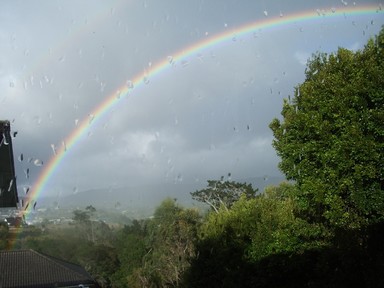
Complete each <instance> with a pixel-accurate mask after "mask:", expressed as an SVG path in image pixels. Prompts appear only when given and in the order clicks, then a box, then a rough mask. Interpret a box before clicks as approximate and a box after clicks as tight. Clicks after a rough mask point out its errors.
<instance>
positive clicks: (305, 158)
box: [270, 29, 384, 228]
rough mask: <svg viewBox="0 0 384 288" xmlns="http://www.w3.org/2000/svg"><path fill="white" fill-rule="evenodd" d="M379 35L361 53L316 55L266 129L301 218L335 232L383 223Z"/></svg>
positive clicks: (383, 51)
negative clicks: (293, 191) (291, 185)
mask: <svg viewBox="0 0 384 288" xmlns="http://www.w3.org/2000/svg"><path fill="white" fill-rule="evenodd" d="M383 60H384V29H382V30H381V32H380V34H379V35H378V36H377V37H376V38H375V39H374V40H373V39H371V40H369V42H368V43H367V45H366V46H365V47H364V49H362V50H361V51H357V52H352V51H349V50H346V49H343V48H339V49H338V51H337V53H335V54H330V55H327V54H317V55H314V57H313V59H312V60H311V61H310V63H309V64H308V68H307V70H306V79H305V81H304V83H302V84H300V85H298V86H297V87H296V89H295V93H294V97H293V100H292V102H290V101H287V100H285V101H284V105H283V109H282V113H281V114H282V116H283V119H282V121H280V120H278V119H274V120H273V121H272V122H271V124H270V128H271V129H272V131H273V134H274V137H275V140H274V141H273V146H274V147H275V149H276V151H277V153H278V155H279V156H280V157H281V162H280V164H279V167H280V169H281V170H282V171H283V172H284V173H285V175H286V177H287V179H288V180H294V181H295V182H296V184H297V187H298V193H297V199H296V200H297V201H298V203H299V205H300V208H301V211H302V212H303V215H304V216H305V217H306V218H307V219H309V220H311V221H316V222H322V221H327V222H328V223H329V224H331V225H332V226H334V227H344V228H358V227H362V226H364V225H367V224H372V223H376V222H378V221H381V220H383V219H384V125H383V123H384V73H383V71H384V61H383Z"/></svg>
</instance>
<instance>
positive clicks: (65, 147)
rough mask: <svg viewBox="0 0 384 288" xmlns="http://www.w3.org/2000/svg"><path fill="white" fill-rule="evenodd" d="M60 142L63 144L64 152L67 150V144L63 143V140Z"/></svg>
mask: <svg viewBox="0 0 384 288" xmlns="http://www.w3.org/2000/svg"><path fill="white" fill-rule="evenodd" d="M61 144H62V145H63V148H64V152H66V151H67V144H66V143H65V141H63V142H61Z"/></svg>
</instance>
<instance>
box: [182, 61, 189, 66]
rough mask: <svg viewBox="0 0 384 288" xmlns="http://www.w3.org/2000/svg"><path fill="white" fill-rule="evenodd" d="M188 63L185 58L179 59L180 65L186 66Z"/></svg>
mask: <svg viewBox="0 0 384 288" xmlns="http://www.w3.org/2000/svg"><path fill="white" fill-rule="evenodd" d="M188 65H189V62H188V61H187V60H182V61H181V66H182V67H187V66H188Z"/></svg>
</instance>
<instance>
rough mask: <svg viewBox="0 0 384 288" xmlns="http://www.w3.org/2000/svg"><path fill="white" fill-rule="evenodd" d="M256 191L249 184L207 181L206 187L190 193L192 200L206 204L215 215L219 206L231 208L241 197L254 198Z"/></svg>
mask: <svg viewBox="0 0 384 288" xmlns="http://www.w3.org/2000/svg"><path fill="white" fill-rule="evenodd" d="M257 191H258V189H253V188H252V185H251V184H246V183H238V182H234V181H218V180H208V187H207V188H204V189H201V190H197V191H195V192H191V195H192V198H193V199H194V200H197V201H200V202H203V203H206V204H208V205H209V206H210V207H211V208H212V209H213V210H214V211H215V212H216V213H218V210H219V208H220V206H223V207H225V208H226V209H229V208H231V206H232V205H233V203H234V202H236V201H237V200H239V198H240V196H241V195H243V194H244V195H245V196H246V197H247V198H253V197H255V196H256V193H257Z"/></svg>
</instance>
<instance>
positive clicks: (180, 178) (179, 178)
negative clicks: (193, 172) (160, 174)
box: [176, 173, 183, 182]
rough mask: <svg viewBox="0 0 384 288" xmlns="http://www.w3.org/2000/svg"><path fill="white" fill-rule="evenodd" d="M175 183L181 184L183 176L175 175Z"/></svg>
mask: <svg viewBox="0 0 384 288" xmlns="http://www.w3.org/2000/svg"><path fill="white" fill-rule="evenodd" d="M176 181H177V182H183V175H181V174H180V173H179V174H178V175H177V178H176Z"/></svg>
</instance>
